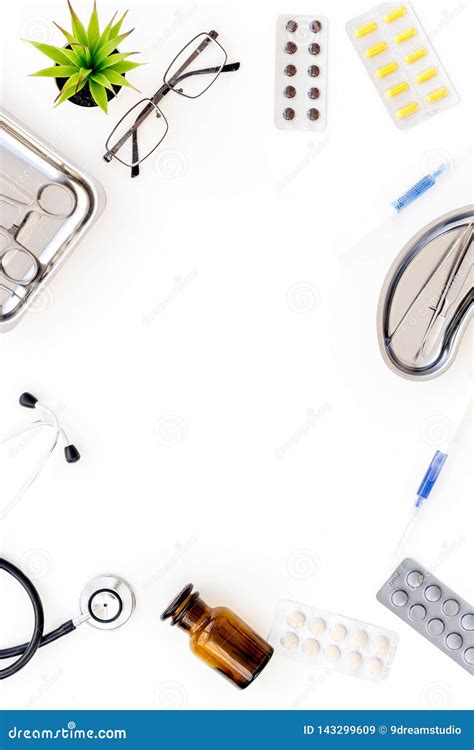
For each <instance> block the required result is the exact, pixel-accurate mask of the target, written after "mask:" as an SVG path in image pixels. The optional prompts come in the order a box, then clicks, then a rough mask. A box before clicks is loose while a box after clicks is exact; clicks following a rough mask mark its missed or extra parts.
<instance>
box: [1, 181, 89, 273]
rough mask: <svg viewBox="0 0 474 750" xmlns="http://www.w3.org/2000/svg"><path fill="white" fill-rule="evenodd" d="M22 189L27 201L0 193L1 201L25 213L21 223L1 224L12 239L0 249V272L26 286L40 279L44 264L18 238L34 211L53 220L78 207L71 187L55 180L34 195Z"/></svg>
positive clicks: (63, 217) (68, 214)
mask: <svg viewBox="0 0 474 750" xmlns="http://www.w3.org/2000/svg"><path fill="white" fill-rule="evenodd" d="M22 192H23V193H24V195H25V197H27V200H26V202H25V201H21V200H18V199H17V198H12V197H11V196H10V195H5V194H4V193H0V203H4V204H7V205H9V206H12V207H13V208H16V209H19V210H20V211H22V212H23V217H22V219H21V221H20V222H19V223H17V221H16V219H15V221H14V222H13V224H11V225H10V226H9V227H6V226H4V224H3V223H0V227H1V228H2V229H3V230H5V231H6V232H7V233H8V234H9V235H10V236H11V238H12V240H11V241H8V242H7V243H6V246H5V247H3V248H0V273H1V274H3V275H4V276H5V277H6V278H7V279H8V280H9V281H12V282H14V283H16V284H21V285H23V286H26V285H28V284H31V282H32V281H34V280H35V279H36V278H37V276H38V275H39V272H40V269H41V266H40V263H39V261H38V259H37V258H36V256H35V255H33V253H32V252H31V251H30V250H28V249H27V248H26V247H25V246H24V245H22V244H21V242H20V241H19V240H18V235H19V234H20V232H21V231H22V230H23V229H24V228H25V225H26V222H27V221H28V219H29V218H30V217H31V214H36V215H37V216H47V217H49V218H54V219H66V218H67V217H68V216H71V214H72V213H73V211H74V209H75V207H76V199H75V196H74V194H73V193H72V191H71V190H70V189H69V188H68V187H66V186H65V185H60V184H58V183H53V182H47V183H46V184H44V185H42V186H41V187H40V188H39V189H38V191H37V193H36V195H34V196H33V195H31V194H29V193H27V192H26V191H22ZM28 198H29V200H28ZM2 222H3V219H2Z"/></svg>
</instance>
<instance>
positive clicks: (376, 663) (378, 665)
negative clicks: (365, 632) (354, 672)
mask: <svg viewBox="0 0 474 750" xmlns="http://www.w3.org/2000/svg"><path fill="white" fill-rule="evenodd" d="M382 669H383V664H382V662H381V661H380V659H377V657H376V656H374V657H373V658H372V659H370V661H369V672H370V673H371V674H379V673H380V672H381V671H382Z"/></svg>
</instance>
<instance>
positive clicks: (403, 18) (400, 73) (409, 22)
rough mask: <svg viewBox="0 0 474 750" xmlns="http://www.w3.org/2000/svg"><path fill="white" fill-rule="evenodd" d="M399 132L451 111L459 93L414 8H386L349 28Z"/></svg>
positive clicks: (384, 5)
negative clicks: (448, 110) (443, 112)
mask: <svg viewBox="0 0 474 750" xmlns="http://www.w3.org/2000/svg"><path fill="white" fill-rule="evenodd" d="M346 31H347V33H348V35H349V38H350V39H351V41H352V43H353V45H354V47H355V49H356V51H357V53H358V55H359V57H360V59H361V60H362V62H363V64H364V67H365V69H366V70H367V72H368V73H369V75H370V78H371V80H372V81H373V83H374V85H375V87H376V89H377V91H378V92H379V94H380V97H381V98H382V100H383V102H384V104H385V107H386V109H387V111H388V112H389V114H390V116H391V118H392V120H393V121H394V123H395V125H396V126H397V127H398V128H408V127H411V126H412V125H416V124H417V123H419V122H422V121H423V120H426V119H427V118H429V117H431V116H433V115H435V114H437V113H438V112H440V111H441V110H444V109H447V108H448V107H451V106H452V105H453V104H456V102H457V101H458V96H457V93H456V91H455V89H454V87H453V84H452V83H451V81H450V80H449V78H448V75H447V73H446V71H445V69H444V68H443V66H442V64H441V61H440V59H439V57H438V55H437V54H436V52H435V50H434V49H433V46H432V44H431V43H430V40H429V39H428V36H427V35H426V33H425V32H424V30H423V27H422V25H421V23H420V22H419V20H418V17H417V15H416V13H415V12H414V10H413V8H412V7H411V5H410V4H409V3H404V4H403V5H400V4H399V3H382V4H381V5H377V7H376V8H373V9H372V10H370V11H368V12H367V13H364V14H363V15H361V16H358V17H357V18H354V19H352V21H349V23H348V24H347V25H346Z"/></svg>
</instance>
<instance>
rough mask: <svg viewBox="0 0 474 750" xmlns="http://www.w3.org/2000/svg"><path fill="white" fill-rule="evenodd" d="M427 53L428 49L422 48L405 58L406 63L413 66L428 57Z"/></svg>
mask: <svg viewBox="0 0 474 750" xmlns="http://www.w3.org/2000/svg"><path fill="white" fill-rule="evenodd" d="M427 51H428V50H427V49H426V47H420V49H416V50H415V51H414V52H410V54H409V55H407V56H406V57H405V62H406V63H408V64H411V63H414V62H416V61H417V60H421V58H422V57H424V56H425V55H426V53H427Z"/></svg>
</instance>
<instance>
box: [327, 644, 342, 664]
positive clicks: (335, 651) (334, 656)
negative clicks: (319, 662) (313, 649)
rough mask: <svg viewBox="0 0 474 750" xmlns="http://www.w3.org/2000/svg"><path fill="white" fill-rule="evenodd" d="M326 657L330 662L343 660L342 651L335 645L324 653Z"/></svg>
mask: <svg viewBox="0 0 474 750" xmlns="http://www.w3.org/2000/svg"><path fill="white" fill-rule="evenodd" d="M324 655H325V657H326V659H327V660H328V661H331V662H333V663H334V662H336V661H339V659H340V658H341V651H340V649H339V648H338V647H337V646H334V644H331V645H330V646H328V647H327V649H326V651H325V652H324Z"/></svg>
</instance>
